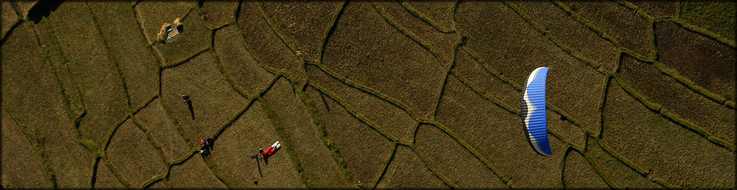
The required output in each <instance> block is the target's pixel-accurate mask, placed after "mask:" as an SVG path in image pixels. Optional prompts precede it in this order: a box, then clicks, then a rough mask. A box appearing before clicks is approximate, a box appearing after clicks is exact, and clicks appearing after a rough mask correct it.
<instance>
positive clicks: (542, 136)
mask: <svg viewBox="0 0 737 190" xmlns="http://www.w3.org/2000/svg"><path fill="white" fill-rule="evenodd" d="M547 76H548V68H547V67H539V68H537V69H535V70H534V71H532V73H531V74H530V77H529V78H528V79H527V84H526V86H525V93H524V95H522V100H521V104H522V105H521V109H520V110H521V111H520V116H521V117H522V124H523V125H524V126H525V129H526V131H527V137H529V139H530V144H532V147H533V148H534V149H535V151H537V152H538V153H540V154H542V155H545V156H550V155H551V154H552V151H551V148H550V143H549V142H548V128H547V117H546V114H547V112H546V110H545V80H546V78H547Z"/></svg>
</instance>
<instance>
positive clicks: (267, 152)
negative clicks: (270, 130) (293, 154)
mask: <svg viewBox="0 0 737 190" xmlns="http://www.w3.org/2000/svg"><path fill="white" fill-rule="evenodd" d="M279 148H281V144H280V143H279V141H276V142H275V143H274V144H272V145H271V146H269V147H266V148H265V149H264V150H263V151H262V152H261V156H262V157H264V158H269V157H270V156H273V155H274V154H276V151H278V150H279Z"/></svg>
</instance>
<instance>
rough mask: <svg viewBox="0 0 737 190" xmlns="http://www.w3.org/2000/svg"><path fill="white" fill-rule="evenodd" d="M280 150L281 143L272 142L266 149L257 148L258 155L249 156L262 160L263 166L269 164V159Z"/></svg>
mask: <svg viewBox="0 0 737 190" xmlns="http://www.w3.org/2000/svg"><path fill="white" fill-rule="evenodd" d="M280 148H281V143H279V141H276V142H274V144H272V145H271V146H269V147H266V149H262V148H259V149H258V154H256V155H255V156H251V158H256V160H264V163H265V164H269V157H271V156H273V155H274V154H276V152H277V151H279V149H280Z"/></svg>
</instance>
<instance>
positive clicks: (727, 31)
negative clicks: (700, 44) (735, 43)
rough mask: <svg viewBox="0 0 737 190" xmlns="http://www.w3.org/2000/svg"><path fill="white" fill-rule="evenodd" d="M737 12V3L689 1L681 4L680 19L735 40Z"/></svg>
mask: <svg viewBox="0 0 737 190" xmlns="http://www.w3.org/2000/svg"><path fill="white" fill-rule="evenodd" d="M736 12H737V7H735V2H730V1H703V2H702V1H687V2H682V4H681V9H680V18H682V19H684V20H687V21H689V22H691V23H694V24H697V25H700V26H703V27H705V28H706V29H708V30H711V31H714V32H715V33H717V34H719V35H721V36H724V37H726V38H729V39H731V40H735V25H736V24H735V18H736V17H737V14H735V13H736Z"/></svg>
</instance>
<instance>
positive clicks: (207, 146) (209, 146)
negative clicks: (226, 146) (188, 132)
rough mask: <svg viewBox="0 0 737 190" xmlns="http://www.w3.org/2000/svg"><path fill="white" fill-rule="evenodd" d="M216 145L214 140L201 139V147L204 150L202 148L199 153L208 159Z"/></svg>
mask: <svg viewBox="0 0 737 190" xmlns="http://www.w3.org/2000/svg"><path fill="white" fill-rule="evenodd" d="M214 143H215V141H214V140H213V139H212V138H207V139H205V138H200V143H199V144H200V146H202V148H200V150H199V153H200V154H202V157H203V158H207V157H208V156H210V153H211V152H212V150H213V147H214V146H213V144H214Z"/></svg>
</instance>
